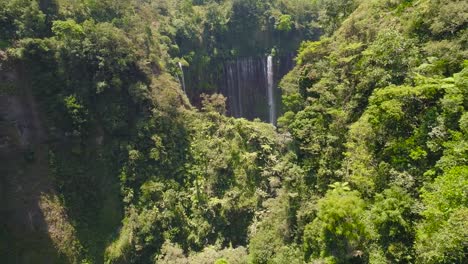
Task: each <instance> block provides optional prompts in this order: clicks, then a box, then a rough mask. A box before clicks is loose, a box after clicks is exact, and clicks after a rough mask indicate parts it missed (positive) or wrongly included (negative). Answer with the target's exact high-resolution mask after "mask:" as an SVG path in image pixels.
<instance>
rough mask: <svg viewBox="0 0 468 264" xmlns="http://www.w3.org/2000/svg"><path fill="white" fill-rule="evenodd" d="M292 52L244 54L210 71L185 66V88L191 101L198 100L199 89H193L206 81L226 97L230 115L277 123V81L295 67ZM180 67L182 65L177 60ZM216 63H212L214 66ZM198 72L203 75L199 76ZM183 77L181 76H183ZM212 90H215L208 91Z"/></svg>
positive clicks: (278, 108)
mask: <svg viewBox="0 0 468 264" xmlns="http://www.w3.org/2000/svg"><path fill="white" fill-rule="evenodd" d="M293 59H294V54H288V55H280V56H275V57H273V56H264V57H260V56H259V57H243V58H237V59H234V60H231V61H224V62H219V64H217V65H219V66H221V67H219V68H218V69H217V70H214V71H213V72H206V73H204V72H202V73H200V71H197V69H190V68H188V69H186V70H187V72H186V74H187V75H186V77H188V78H187V79H186V81H188V82H187V84H185V81H184V80H182V83H183V84H182V87H183V88H184V90H185V88H186V87H185V85H187V88H188V91H187V92H188V93H189V95H190V96H191V99H192V100H193V102H197V98H199V93H201V92H198V94H197V93H193V92H195V91H196V90H192V89H193V88H196V89H199V87H201V86H206V85H207V84H210V85H212V87H216V89H217V90H215V91H216V92H218V93H221V94H223V95H224V96H225V97H226V98H227V100H226V108H227V114H228V115H229V116H233V117H238V118H241V117H243V118H246V119H249V120H254V119H256V118H259V119H260V120H263V121H264V122H269V123H271V124H276V119H277V116H278V113H279V111H281V104H280V98H281V91H280V89H278V88H277V84H278V83H279V81H280V80H281V78H282V77H283V76H284V75H285V74H286V73H288V72H289V71H290V70H291V69H292V68H293V67H294V60H293ZM179 67H180V68H181V71H182V73H183V70H182V65H181V64H179ZM214 68H216V67H213V68H212V69H214ZM200 74H206V75H202V76H201V77H200ZM182 79H184V76H182ZM210 92H214V91H210Z"/></svg>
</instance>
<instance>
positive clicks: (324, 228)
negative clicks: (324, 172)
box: [304, 183, 369, 263]
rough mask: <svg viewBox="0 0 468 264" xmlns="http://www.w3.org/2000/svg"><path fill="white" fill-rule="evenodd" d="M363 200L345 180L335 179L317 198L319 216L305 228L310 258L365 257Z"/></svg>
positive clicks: (344, 259) (305, 243) (305, 240)
mask: <svg viewBox="0 0 468 264" xmlns="http://www.w3.org/2000/svg"><path fill="white" fill-rule="evenodd" d="M364 206H365V203H364V201H363V200H362V199H361V198H360V197H359V193H358V192H356V191H350V189H349V188H348V187H347V186H346V183H345V184H340V183H335V184H334V185H333V186H332V189H331V190H330V191H328V192H327V194H326V195H325V197H323V198H322V199H321V200H319V201H318V213H317V218H316V219H314V221H313V222H312V223H310V224H309V225H307V227H306V229H305V231H304V250H305V253H306V257H307V258H310V257H312V258H329V257H332V258H333V259H334V261H335V262H336V263H347V262H348V261H351V260H352V259H354V258H361V257H364V256H363V254H364V246H365V241H366V239H367V238H368V236H369V235H368V231H367V230H366V225H365V223H364V220H363V213H364Z"/></svg>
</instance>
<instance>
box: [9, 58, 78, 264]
mask: <svg viewBox="0 0 468 264" xmlns="http://www.w3.org/2000/svg"><path fill="white" fill-rule="evenodd" d="M21 72H22V71H21V67H18V66H11V65H10V66H7V65H5V64H3V65H1V67H0V201H1V202H0V238H2V239H0V241H10V242H11V243H9V244H8V245H1V244H0V249H2V248H3V247H7V249H8V250H6V251H4V250H0V253H1V254H2V255H1V258H2V259H3V260H4V261H5V263H60V262H62V261H63V260H64V258H65V259H68V260H71V259H72V258H73V256H67V252H65V251H64V250H62V249H61V248H60V245H61V244H63V242H62V241H76V238H75V234H74V229H73V227H72V226H71V225H70V223H69V222H68V218H67V217H66V213H65V210H64V209H63V206H62V205H61V203H60V201H59V200H58V199H57V196H56V194H55V192H54V189H53V184H52V180H51V179H50V175H49V166H48V162H49V160H48V145H47V142H46V141H47V136H46V133H45V132H44V131H45V130H44V128H43V125H42V122H41V119H40V116H39V113H40V111H39V109H38V108H37V105H36V102H35V100H34V97H33V95H32V88H31V87H30V86H29V85H28V82H27V80H26V78H25V76H22V74H21ZM51 201H54V202H51ZM46 204H47V205H49V206H45V205H46ZM52 204H53V205H54V206H51V205H52ZM57 214H59V215H60V216H61V217H55V215H57ZM51 231H53V232H51ZM73 244H75V242H70V243H69V245H73ZM3 254H6V255H3Z"/></svg>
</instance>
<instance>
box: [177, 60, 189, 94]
mask: <svg viewBox="0 0 468 264" xmlns="http://www.w3.org/2000/svg"><path fill="white" fill-rule="evenodd" d="M177 65H179V69H180V72H181V80H180V82H181V84H182V89H183V90H184V93H186V92H187V91H185V76H184V67H183V65H182V63H181V62H180V61H179V62H178V63H177Z"/></svg>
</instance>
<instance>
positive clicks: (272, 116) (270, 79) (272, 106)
mask: <svg viewBox="0 0 468 264" xmlns="http://www.w3.org/2000/svg"><path fill="white" fill-rule="evenodd" d="M273 75H274V73H273V57H272V56H271V55H270V56H268V58H267V86H268V107H269V121H270V123H271V124H275V122H276V103H275V91H274V82H275V80H274V76H273Z"/></svg>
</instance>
